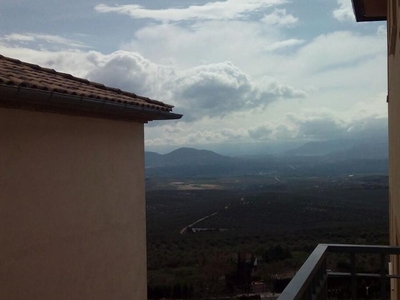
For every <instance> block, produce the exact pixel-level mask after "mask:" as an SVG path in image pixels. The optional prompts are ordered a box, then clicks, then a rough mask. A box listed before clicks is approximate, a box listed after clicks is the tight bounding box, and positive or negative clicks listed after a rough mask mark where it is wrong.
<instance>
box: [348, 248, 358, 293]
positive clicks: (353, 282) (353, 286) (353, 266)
mask: <svg viewBox="0 0 400 300" xmlns="http://www.w3.org/2000/svg"><path fill="white" fill-rule="evenodd" d="M350 268H351V270H350V272H351V299H352V300H357V277H356V254H355V253H354V252H352V253H351V254H350Z"/></svg>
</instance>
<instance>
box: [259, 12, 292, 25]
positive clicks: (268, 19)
mask: <svg viewBox="0 0 400 300" xmlns="http://www.w3.org/2000/svg"><path fill="white" fill-rule="evenodd" d="M261 21H262V22H263V23H264V24H266V25H272V26H273V25H277V26H292V25H294V24H296V23H297V21H298V19H297V18H296V17H294V16H293V15H292V14H288V13H287V12H286V9H274V11H273V12H272V13H271V14H268V15H265V16H264V17H263V18H262V19H261Z"/></svg>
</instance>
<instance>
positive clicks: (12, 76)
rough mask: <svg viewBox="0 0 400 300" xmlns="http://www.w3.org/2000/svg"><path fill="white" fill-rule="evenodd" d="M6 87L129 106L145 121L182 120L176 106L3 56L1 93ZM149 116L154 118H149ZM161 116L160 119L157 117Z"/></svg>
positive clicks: (0, 60) (0, 98)
mask: <svg viewBox="0 0 400 300" xmlns="http://www.w3.org/2000/svg"><path fill="white" fill-rule="evenodd" d="M6 87H15V88H23V89H27V90H28V91H31V92H32V93H34V92H38V91H40V92H44V93H48V94H52V95H58V96H63V98H64V99H65V98H66V97H67V98H68V97H71V99H72V98H80V99H86V100H89V101H92V102H93V103H99V105H100V103H102V104H104V103H105V102H106V103H107V104H111V106H113V105H115V106H117V105H118V104H119V106H123V107H124V108H126V107H128V108H129V109H131V110H132V109H133V110H136V111H137V112H141V118H143V119H148V120H153V119H177V118H180V117H181V115H177V114H173V113H172V108H173V106H172V105H168V104H165V103H163V102H161V101H157V100H152V99H149V98H146V97H141V96H138V95H136V94H134V93H129V92H125V91H121V90H120V89H116V88H111V87H107V86H105V85H103V84H100V83H96V82H91V81H89V80H86V79H82V78H77V77H74V76H72V75H70V74H66V73H61V72H56V71H55V70H52V69H47V68H43V67H40V66H38V65H35V64H30V63H26V62H21V61H19V60H16V59H12V58H8V57H5V56H2V55H0V92H1V90H2V88H3V89H5V88H6ZM0 96H1V93H0ZM2 98H4V97H0V102H1V101H2V100H3V99H2ZM49 103H50V102H49ZM71 103H76V101H75V102H74V101H71ZM71 103H70V104H69V105H68V107H69V108H71ZM41 105H42V106H43V105H44V106H46V103H43V102H41ZM73 108H75V109H76V108H77V107H73ZM78 110H79V108H78ZM133 110H132V111H133ZM146 114H147V115H148V116H150V115H151V117H148V118H146ZM157 114H158V115H159V117H155V115H157Z"/></svg>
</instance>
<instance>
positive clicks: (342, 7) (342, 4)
mask: <svg viewBox="0 0 400 300" xmlns="http://www.w3.org/2000/svg"><path fill="white" fill-rule="evenodd" d="M337 3H338V6H339V7H338V8H336V9H335V10H334V11H333V16H334V18H335V19H337V20H339V21H340V22H344V21H354V20H355V17H354V13H353V7H352V6H351V0H337Z"/></svg>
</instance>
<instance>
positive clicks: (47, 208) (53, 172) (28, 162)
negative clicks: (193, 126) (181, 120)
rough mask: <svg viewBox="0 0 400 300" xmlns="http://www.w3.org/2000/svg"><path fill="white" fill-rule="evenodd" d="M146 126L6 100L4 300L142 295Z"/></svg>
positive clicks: (0, 171)
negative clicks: (13, 105)
mask: <svg viewBox="0 0 400 300" xmlns="http://www.w3.org/2000/svg"><path fill="white" fill-rule="evenodd" d="M143 155H144V152H143V124H139V123H133V122H122V121H115V120H106V119H96V118H86V117H78V116H68V115H60V114H50V113H41V112H31V111H22V110H13V109H3V108H0V299H9V300H27V299H29V300H55V299H57V300H63V299H65V300H67V299H68V300H71V299H85V300H89V299H93V300H94V299H95V300H101V299H107V300H111V299H113V300H124V299H131V300H143V299H146V257H145V256H146V240H145V239H146V236H145V201H144V165H143V164H144V159H143Z"/></svg>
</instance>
